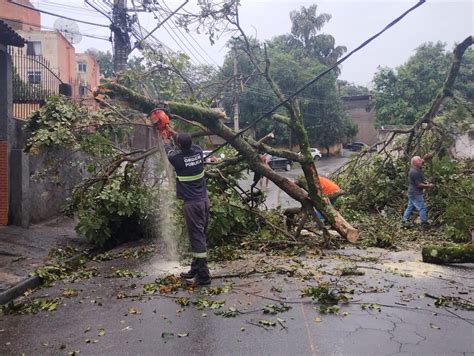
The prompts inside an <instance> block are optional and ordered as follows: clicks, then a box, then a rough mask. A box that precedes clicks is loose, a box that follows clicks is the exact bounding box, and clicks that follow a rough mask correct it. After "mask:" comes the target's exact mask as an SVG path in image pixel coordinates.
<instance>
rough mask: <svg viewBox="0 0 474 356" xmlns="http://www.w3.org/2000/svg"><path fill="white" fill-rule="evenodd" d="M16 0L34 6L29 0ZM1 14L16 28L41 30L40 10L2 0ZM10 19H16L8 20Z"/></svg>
mask: <svg viewBox="0 0 474 356" xmlns="http://www.w3.org/2000/svg"><path fill="white" fill-rule="evenodd" d="M15 2H17V3H19V4H23V5H27V6H31V7H33V5H32V4H31V2H30V1H28V0H15ZM0 16H1V17H3V18H4V19H6V20H4V21H5V22H6V23H8V24H9V25H10V27H11V28H13V29H14V30H25V31H28V30H35V31H39V30H40V29H41V28H40V27H41V13H40V12H38V11H36V10H30V9H27V8H24V7H21V6H18V5H15V4H12V3H11V2H10V1H8V0H0ZM8 19H10V20H16V21H8Z"/></svg>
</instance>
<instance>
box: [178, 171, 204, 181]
mask: <svg viewBox="0 0 474 356" xmlns="http://www.w3.org/2000/svg"><path fill="white" fill-rule="evenodd" d="M176 178H178V180H179V181H180V182H192V181H194V180H198V179H201V178H204V171H202V172H201V173H198V174H196V175H194V176H176Z"/></svg>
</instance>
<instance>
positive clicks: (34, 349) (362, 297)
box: [0, 242, 474, 355]
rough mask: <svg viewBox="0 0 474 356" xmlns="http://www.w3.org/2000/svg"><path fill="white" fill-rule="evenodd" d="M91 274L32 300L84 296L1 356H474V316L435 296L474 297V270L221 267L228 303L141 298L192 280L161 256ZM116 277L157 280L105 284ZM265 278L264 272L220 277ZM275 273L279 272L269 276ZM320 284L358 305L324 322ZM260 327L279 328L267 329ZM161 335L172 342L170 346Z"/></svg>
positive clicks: (22, 324)
mask: <svg viewBox="0 0 474 356" xmlns="http://www.w3.org/2000/svg"><path fill="white" fill-rule="evenodd" d="M141 243H142V244H143V242H141ZM348 264H351V265H357V266H359V270H361V271H363V272H364V273H365V275H364V276H340V275H338V271H340V269H341V268H342V267H343V266H347V265H348ZM92 266H94V267H96V268H97V269H98V271H99V273H100V276H98V277H95V278H92V279H86V280H83V281H80V282H76V283H71V282H63V281H59V282H56V285H55V286H53V287H51V288H43V289H40V290H38V291H36V292H34V293H33V295H32V297H36V298H37V297H44V298H46V297H50V298H51V297H59V296H61V293H62V291H63V290H64V289H65V288H74V289H77V291H78V295H77V296H75V297H72V298H65V297H62V299H61V303H60V305H58V308H57V310H56V311H52V312H44V311H42V312H39V313H38V314H37V315H34V316H32V315H6V316H1V317H0V324H1V327H0V338H1V342H0V354H1V355H20V354H25V355H67V353H68V352H73V351H80V355H472V354H473V350H474V348H473V346H474V345H473V330H474V329H473V323H474V315H473V312H468V311H465V310H461V309H457V308H445V307H440V308H436V307H435V306H434V305H433V302H434V300H433V299H431V298H429V297H427V296H426V295H425V293H429V294H430V295H434V296H436V295H438V296H439V295H445V296H455V297H462V298H464V299H469V298H472V295H473V294H472V292H473V291H474V283H473V279H472V266H467V267H441V266H435V265H429V264H423V263H421V262H419V256H418V254H417V253H413V252H398V253H397V252H387V251H385V250H381V249H371V250H369V251H362V250H357V249H354V248H350V249H346V250H339V251H334V252H330V253H329V254H328V255H327V256H324V257H317V256H309V257H306V258H285V257H268V256H265V255H263V254H250V255H248V256H245V259H244V260H237V261H234V262H228V263H225V264H223V265H219V266H217V265H214V266H213V269H212V272H213V274H214V276H217V278H215V279H214V281H213V286H214V287H217V286H223V285H226V284H229V283H232V285H233V287H232V289H231V290H230V291H229V292H228V293H223V294H220V295H216V296H209V295H206V294H203V292H204V291H206V289H201V290H194V291H191V292H190V291H184V290H180V291H178V292H177V293H176V294H173V293H170V294H159V293H156V295H152V296H143V297H139V295H140V294H141V292H142V287H143V285H144V284H145V283H147V282H151V281H153V280H154V279H155V277H157V276H162V275H164V274H166V273H170V272H171V273H175V274H176V273H178V272H179V271H181V270H182V269H183V268H182V267H181V266H179V265H177V264H176V263H173V262H167V261H166V260H165V259H164V258H163V257H162V256H160V255H159V254H156V255H155V256H154V257H153V258H152V259H151V260H149V261H146V262H143V261H137V260H134V259H128V260H124V259H114V260H111V261H104V262H89V264H88V267H92ZM112 267H115V268H121V269H125V268H127V269H129V270H133V271H142V272H144V273H146V274H147V276H145V277H142V278H130V277H128V278H127V277H123V278H106V276H108V275H110V273H111V272H112V271H113V269H112ZM255 270H257V271H260V272H262V273H260V274H253V275H250V276H249V277H247V278H236V277H233V278H222V277H219V276H223V275H227V274H229V273H232V274H235V273H236V272H245V271H255ZM270 270H273V271H274V272H265V271H270ZM321 281H327V282H330V283H332V284H333V285H334V284H335V285H337V286H338V287H340V288H343V289H344V290H345V291H346V294H347V295H348V296H349V298H350V303H348V304H341V305H340V310H339V311H338V313H337V314H336V315H333V314H322V313H320V312H319V311H318V309H319V305H318V304H317V303H314V302H313V301H312V300H311V299H310V298H307V297H305V298H302V297H301V290H302V289H303V288H305V287H308V286H315V285H317V284H318V283H320V282H321ZM134 295H135V296H136V297H133V296H134ZM118 296H119V298H118ZM178 296H182V297H187V298H191V300H198V299H206V300H209V301H224V302H225V304H224V306H223V307H222V309H216V310H212V309H211V308H210V307H206V308H204V309H203V310H198V309H197V307H196V306H194V305H189V306H186V307H182V306H181V305H178V304H177V303H176V302H175V299H176V297H178ZM279 301H284V302H285V303H286V305H289V306H291V309H290V310H289V311H286V312H281V313H278V314H277V315H269V314H264V313H263V312H262V310H261V309H262V307H263V306H265V305H267V304H277V305H278V304H279ZM362 305H364V306H362ZM229 307H234V308H236V309H237V310H239V311H241V312H242V314H239V315H237V316H235V317H231V318H224V317H223V316H219V315H215V314H214V312H215V311H217V310H227V309H228V308H229ZM130 308H133V309H130ZM277 318H280V321H278V319H277ZM261 320H266V321H269V322H275V326H267V327H263V326H262V325H259V322H260V321H261ZM102 329H103V335H102V336H100V335H101V330H102ZM163 333H173V335H174V336H173V337H170V338H166V337H163V335H165V336H166V335H167V334H163ZM178 334H182V337H179V336H178Z"/></svg>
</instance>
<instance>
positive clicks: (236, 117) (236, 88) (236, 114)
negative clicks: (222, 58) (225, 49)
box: [233, 48, 240, 132]
mask: <svg viewBox="0 0 474 356" xmlns="http://www.w3.org/2000/svg"><path fill="white" fill-rule="evenodd" d="M237 76H238V73H237V51H236V50H235V48H234V105H233V108H234V131H235V132H238V131H239V130H240V129H239V89H240V88H239V85H238V83H237V80H238V79H237Z"/></svg>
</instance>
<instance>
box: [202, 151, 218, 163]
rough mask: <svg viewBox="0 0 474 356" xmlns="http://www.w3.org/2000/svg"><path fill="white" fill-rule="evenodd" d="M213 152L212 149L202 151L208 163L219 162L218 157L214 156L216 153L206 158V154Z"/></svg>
mask: <svg viewBox="0 0 474 356" xmlns="http://www.w3.org/2000/svg"><path fill="white" fill-rule="evenodd" d="M211 152H212V151H211V150H204V151H202V154H203V156H204V158H205V160H206V163H215V162H217V157H216V156H214V155H210V156H209V157H207V158H206V156H207V155H208V154H209V153H211Z"/></svg>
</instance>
